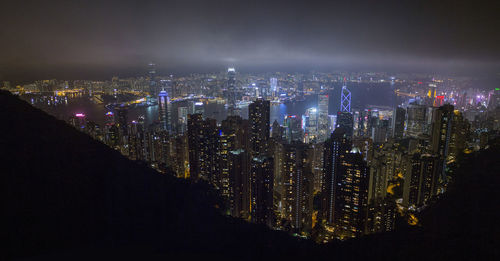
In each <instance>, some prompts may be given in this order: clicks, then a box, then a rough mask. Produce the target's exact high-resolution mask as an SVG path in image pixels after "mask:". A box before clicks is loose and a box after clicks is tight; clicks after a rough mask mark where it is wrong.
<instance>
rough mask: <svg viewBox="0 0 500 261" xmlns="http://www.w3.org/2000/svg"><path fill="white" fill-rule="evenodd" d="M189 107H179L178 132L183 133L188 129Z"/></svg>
mask: <svg viewBox="0 0 500 261" xmlns="http://www.w3.org/2000/svg"><path fill="white" fill-rule="evenodd" d="M187 118H188V108H187V107H178V108H177V124H176V125H177V133H180V134H183V133H184V132H186V129H187Z"/></svg>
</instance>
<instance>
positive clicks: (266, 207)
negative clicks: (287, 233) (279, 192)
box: [250, 156, 274, 227]
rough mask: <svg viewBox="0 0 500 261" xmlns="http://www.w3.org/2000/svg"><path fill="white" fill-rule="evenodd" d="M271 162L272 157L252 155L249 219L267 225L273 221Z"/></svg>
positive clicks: (272, 165) (271, 224)
mask: <svg viewBox="0 0 500 261" xmlns="http://www.w3.org/2000/svg"><path fill="white" fill-rule="evenodd" d="M273 163H274V161H273V158H271V157H264V156H257V157H253V158H252V161H251V177H250V179H251V186H250V187H251V194H250V195H251V197H250V198H251V201H250V203H251V207H250V209H251V220H252V222H255V223H258V224H266V225H267V226H268V227H272V226H273V223H274V212H273V207H274V206H273V191H274V174H273V172H274V171H273V169H274V164H273Z"/></svg>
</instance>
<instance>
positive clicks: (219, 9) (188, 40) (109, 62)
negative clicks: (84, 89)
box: [0, 0, 500, 79]
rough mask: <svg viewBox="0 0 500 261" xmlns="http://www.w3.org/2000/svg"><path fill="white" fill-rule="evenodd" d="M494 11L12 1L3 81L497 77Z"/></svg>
mask: <svg viewBox="0 0 500 261" xmlns="http://www.w3.org/2000/svg"><path fill="white" fill-rule="evenodd" d="M3 2H5V1H3ZM489 2H493V1H489ZM499 13H500V9H499V8H498V7H497V6H495V5H493V4H491V3H488V2H486V1H485V2H483V3H481V1H461V0H458V1H411V2H410V1H352V0H351V1H301V2H294V1H236V0H232V1H208V0H206V1H190V0H184V1H33V2H30V1H12V2H7V3H5V4H4V3H2V24H1V27H0V39H1V41H0V79H1V78H5V79H8V78H20V77H40V78H47V77H58V78H65V77H66V78H86V77H108V76H110V75H114V74H132V75H133V74H140V73H141V72H142V71H144V67H145V64H147V63H148V62H149V61H155V62H156V63H157V64H158V65H159V67H160V68H161V70H163V71H165V72H166V71H174V72H188V71H216V70H220V69H221V68H224V67H226V66H229V65H232V66H236V67H238V68H242V69H244V70H249V71H252V70H255V71H262V70H273V71H283V70H309V69H318V70H321V69H325V70H326V69H346V70H428V71H432V70H439V71H454V70H455V71H467V70H476V71H481V70H485V71H491V72H495V70H498V69H499V68H500V66H499V64H500V48H499V44H500V18H499Z"/></svg>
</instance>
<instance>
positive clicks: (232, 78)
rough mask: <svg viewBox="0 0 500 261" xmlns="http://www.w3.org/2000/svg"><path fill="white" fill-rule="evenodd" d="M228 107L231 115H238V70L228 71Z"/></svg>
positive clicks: (231, 69) (229, 69)
mask: <svg viewBox="0 0 500 261" xmlns="http://www.w3.org/2000/svg"><path fill="white" fill-rule="evenodd" d="M226 90H227V103H228V104H227V105H228V107H229V115H237V114H238V113H237V111H236V109H237V108H236V96H237V90H236V70H235V69H234V68H228V69H227V86H226Z"/></svg>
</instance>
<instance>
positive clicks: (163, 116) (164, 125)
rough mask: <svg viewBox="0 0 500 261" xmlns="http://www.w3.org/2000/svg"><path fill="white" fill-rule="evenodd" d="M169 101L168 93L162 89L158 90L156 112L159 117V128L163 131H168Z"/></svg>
mask: <svg viewBox="0 0 500 261" xmlns="http://www.w3.org/2000/svg"><path fill="white" fill-rule="evenodd" d="M169 103H170V98H169V97H168V93H167V92H166V91H164V90H162V91H160V93H159V94H158V114H159V118H160V129H161V130H165V131H170V121H169V113H168V110H169Z"/></svg>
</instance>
